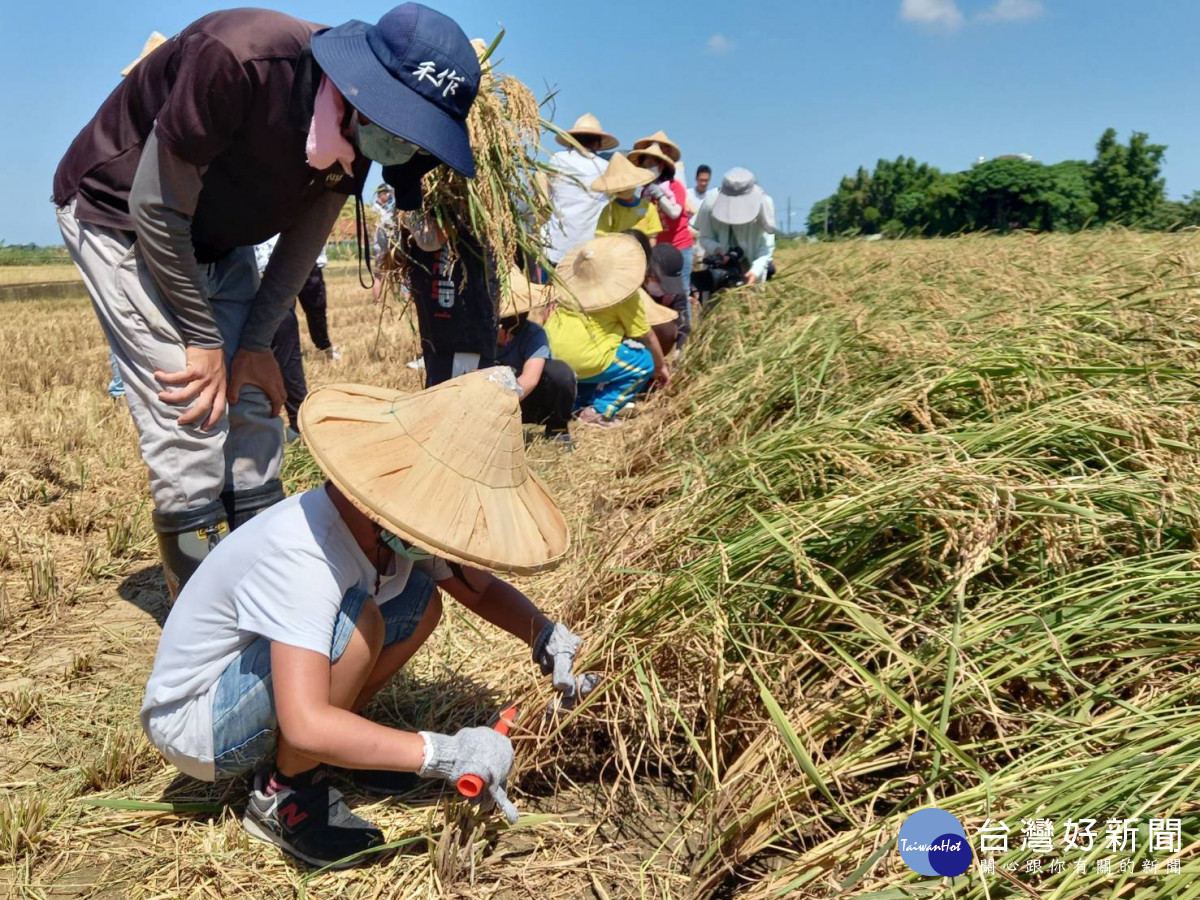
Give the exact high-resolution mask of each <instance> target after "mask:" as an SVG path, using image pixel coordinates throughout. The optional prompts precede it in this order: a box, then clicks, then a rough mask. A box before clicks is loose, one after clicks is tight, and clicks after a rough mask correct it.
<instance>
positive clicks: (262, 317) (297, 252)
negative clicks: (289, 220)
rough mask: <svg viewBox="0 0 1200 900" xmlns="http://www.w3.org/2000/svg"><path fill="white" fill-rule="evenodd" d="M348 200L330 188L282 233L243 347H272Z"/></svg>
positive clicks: (261, 349)
mask: <svg viewBox="0 0 1200 900" xmlns="http://www.w3.org/2000/svg"><path fill="white" fill-rule="evenodd" d="M346 200H347V197H346V195H345V194H335V193H334V192H333V191H326V192H325V193H324V194H322V195H321V197H320V198H319V199H318V200H317V201H316V202H315V203H314V204H313V205H312V206H310V207H309V208H308V209H307V210H305V211H304V213H303V214H301V215H300V217H299V218H297V219H296V220H295V222H293V224H292V226H291V227H290V228H288V229H287V230H286V231H284V232H282V233H281V234H280V235H279V242H278V243H277V244H276V245H275V249H274V251H272V253H271V261H270V262H269V263H267V269H266V271H265V272H264V273H263V279H262V284H261V285H259V288H258V294H257V295H256V296H255V298H254V306H253V308H252V309H251V311H250V317H249V318H248V319H247V320H246V325H245V327H244V328H243V329H242V336H241V339H240V340H239V342H238V347H239V348H240V349H245V350H249V351H251V352H260V353H261V352H265V351H268V350H270V349H271V339H272V338H273V337H274V336H275V331H276V330H277V329H278V328H279V323H280V322H281V321H283V317H284V316H286V315H287V311H288V310H289V309H290V308H291V306H292V303H293V302H294V301H295V299H296V295H297V294H298V293H300V288H302V287H304V282H305V281H306V280H307V279H308V273H309V272H311V271H312V268H313V266H314V265H315V264H316V261H317V256H318V255H320V253H321V250H323V249H324V247H325V242H326V241H327V240H328V239H329V232H331V231H332V230H333V225H334V223H335V222H336V221H337V217H338V213H339V212H341V211H342V206H344V205H345V203H346Z"/></svg>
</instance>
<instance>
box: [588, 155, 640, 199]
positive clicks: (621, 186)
mask: <svg viewBox="0 0 1200 900" xmlns="http://www.w3.org/2000/svg"><path fill="white" fill-rule="evenodd" d="M653 180H654V176H653V175H652V174H650V172H649V171H648V170H646V169H643V168H642V167H641V166H635V165H634V164H633V163H631V162H630V161H629V160H628V159H626V157H625V154H623V153H614V154H613V155H612V157H610V158H609V160H608V168H607V169H605V170H604V174H603V175H601V176H600V177H599V178H597V179H596V180H595V181H593V182H592V190H593V191H599V192H600V193H602V194H622V193H624V192H625V191H631V190H633V189H634V188H640V187H643V186H644V185H647V184H649V183H650V182H652V181H653Z"/></svg>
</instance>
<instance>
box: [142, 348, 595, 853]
mask: <svg viewBox="0 0 1200 900" xmlns="http://www.w3.org/2000/svg"><path fill="white" fill-rule="evenodd" d="M300 422H301V431H302V432H303V435H304V441H305V443H306V444H307V446H308V448H309V450H310V452H311V453H312V455H313V458H314V459H315V460H316V462H317V463H318V465H320V467H321V468H322V470H323V471H324V472H325V474H326V476H327V478H328V480H327V481H326V482H325V483H324V484H323V485H321V486H320V487H317V488H314V489H313V490H310V491H306V492H304V493H302V494H297V495H294V496H292V497H289V498H288V499H286V500H283V501H281V502H279V503H277V504H275V505H274V506H272V507H271V508H270V509H269V510H266V511H265V512H263V513H262V514H261V515H259V516H258V517H256V518H254V519H252V520H251V521H250V522H248V523H247V524H246V525H244V526H243V527H242V528H240V529H238V530H237V531H235V532H233V533H232V534H231V535H230V536H229V537H228V538H227V539H225V540H224V541H222V542H221V543H220V544H218V545H217V546H216V547H215V548H214V549H213V552H212V553H210V554H209V555H208V556H207V557H206V558H205V559H204V561H203V562H202V563H201V564H200V567H199V568H198V569H197V571H196V573H195V575H194V576H193V577H192V579H191V580H190V581H189V582H188V583H187V585H186V586H185V587H184V589H183V591H182V593H181V594H180V595H179V599H178V601H177V602H176V604H175V608H174V610H173V611H172V613H171V616H170V617H169V618H168V619H167V621H166V624H165V626H164V628H163V633H162V638H161V640H160V642H159V646H158V653H157V655H156V657H155V660H154V669H153V671H152V673H151V675H150V680H149V683H148V684H147V685H146V695H145V700H144V703H143V705H142V711H141V721H142V727H143V728H144V730H145V732H146V734H147V736H148V737H149V738H150V740H151V742H152V743H153V744H154V745H155V746H156V747H158V749H159V750H160V751H161V752H162V754H163V755H164V756H165V757H166V758H167V759H168V760H169V761H170V762H172V763H173V764H174V765H175V766H176V767H178V768H179V769H180V770H181V771H183V772H185V773H186V774H188V775H191V776H192V777H194V778H199V779H202V780H207V781H213V780H215V779H223V778H230V777H235V776H240V775H244V774H247V773H249V772H252V771H255V770H257V773H256V774H255V776H254V779H253V784H252V788H251V791H250V797H249V800H248V803H247V806H246V812H245V817H244V819H243V824H244V825H245V828H246V830H247V831H248V832H249V833H250V834H251V835H253V836H254V837H257V838H259V839H261V840H265V841H268V842H270V843H273V844H276V845H278V846H280V847H281V848H283V849H284V850H285V851H287V852H288V853H290V854H291V855H293V856H295V857H297V858H299V859H302V860H304V861H306V862H308V863H311V864H313V865H317V866H326V865H332V866H339V867H340V866H342V865H349V864H352V861H347V860H346V859H345V858H346V857H348V856H350V855H352V854H355V853H360V852H362V851H365V850H369V849H370V848H372V847H375V846H378V845H380V844H382V843H383V834H382V833H381V832H380V830H379V829H378V828H376V827H374V826H373V825H371V824H370V823H368V822H366V821H364V820H363V819H361V818H360V817H358V816H356V815H354V814H353V813H352V812H350V810H349V809H348V808H347V806H346V804H345V802H344V800H343V799H342V795H341V794H340V793H339V792H338V791H336V790H334V789H333V788H332V787H331V786H330V784H329V780H328V777H327V773H326V766H338V767H342V768H345V769H349V770H351V773H350V774H351V778H352V780H353V782H354V783H355V785H356V786H357V787H358V788H359V789H360V790H362V791H364V792H367V793H376V794H387V793H399V792H402V791H404V790H409V789H411V788H412V782H413V780H414V779H413V776H412V775H411V774H410V775H408V776H407V778H404V777H397V773H418V774H419V775H420V776H423V777H426V778H442V779H446V780H447V781H448V782H449V783H450V784H452V785H453V784H455V783H456V782H457V781H458V779H460V778H461V777H462V776H463V775H474V776H477V777H478V778H479V779H480V780H481V781H482V783H483V785H484V793H483V794H481V797H483V798H484V799H485V801H487V802H488V803H492V802H494V803H495V805H497V806H498V807H499V808H500V810H501V811H502V812H503V813H504V814H505V816H506V817H507V818H508V820H509V822H515V821H516V818H517V811H516V808H515V807H514V806H513V804H512V803H511V802H510V801H509V800H508V796H507V794H506V793H505V779H506V778H507V776H508V773H509V768H510V766H511V764H512V756H513V751H512V745H511V743H510V742H509V739H508V738H507V737H505V736H503V735H501V734H499V733H497V732H496V731H494V730H492V729H491V728H488V727H483V725H482V724H481V725H480V727H471V728H462V729H460V730H459V731H457V732H455V733H454V734H440V733H437V732H435V731H422V732H419V733H418V732H413V731H405V730H401V729H397V728H391V727H388V726H386V725H382V724H379V723H376V722H373V721H371V720H370V719H367V718H365V717H364V716H363V715H361V711H362V710H363V708H364V707H365V706H366V705H367V702H368V701H369V700H370V699H371V697H372V696H374V695H375V694H376V693H377V692H378V691H379V690H380V689H381V688H383V687H384V686H385V685H386V684H387V682H388V681H389V680H390V679H391V677H392V676H393V675H394V674H395V673H396V672H397V671H399V670H400V668H401V667H403V666H404V664H405V663H406V662H407V661H408V660H409V659H411V658H412V656H413V654H414V653H415V652H416V651H417V649H418V648H419V647H420V646H421V645H422V644H423V643H424V642H425V640H426V639H427V638H428V637H429V635H430V634H431V633H432V632H433V630H434V629H435V628H436V627H437V624H438V621H439V619H440V617H441V611H442V604H441V600H440V599H439V590H435V588H437V589H440V591H441V592H444V593H445V594H447V595H449V596H450V597H453V598H454V599H455V600H457V601H458V602H459V603H461V604H462V605H463V606H465V607H466V608H467V609H469V610H470V611H471V612H473V613H475V614H476V615H478V616H480V617H481V618H483V619H484V620H486V621H487V622H489V623H490V624H492V625H494V626H496V627H498V628H500V629H501V630H503V631H506V632H508V633H509V634H511V635H513V636H514V637H516V638H518V639H519V640H522V641H524V642H526V643H527V644H529V645H530V647H531V648H532V650H533V658H534V661H535V663H536V664H537V665H538V666H539V667H540V669H541V671H542V673H543V674H547V675H549V674H552V675H553V683H554V686H555V688H556V689H558V690H560V691H561V692H562V694H563V697H564V699H566V700H567V701H573V700H575V699H577V698H578V697H579V696H581V695H582V694H584V693H586V692H587V690H588V687H589V686H590V685H592V684H594V682H589V681H587V680H586V679H580V681H579V682H578V683H577V682H576V679H575V677H574V674H573V672H572V667H573V664H574V659H575V655H576V653H577V652H578V649H579V645H580V639H579V638H578V637H576V636H575V635H573V634H572V633H571V632H570V631H568V630H567V628H566V627H565V626H563V625H561V624H559V623H556V622H552V621H551V620H550V619H549V618H548V617H547V616H546V615H545V614H544V613H542V612H541V611H540V610H539V609H538V608H537V607H536V606H535V605H534V604H533V603H532V602H531V601H530V600H529V598H527V597H526V596H525V595H524V594H523V593H521V591H520V590H518V589H517V588H515V587H513V586H512V585H510V584H509V583H508V582H506V581H504V580H502V579H501V578H499V577H497V576H496V575H493V574H491V572H518V573H530V572H536V571H541V570H544V569H548V568H551V567H553V566H554V565H556V564H557V563H558V562H559V561H560V560H561V558H562V557H563V555H564V554H565V553H566V551H567V549H568V546H569V535H568V531H567V526H566V522H565V520H564V519H563V516H562V514H561V513H560V512H559V510H558V509H557V507H556V506H555V505H554V501H553V500H552V499H551V498H550V496H549V495H548V493H547V492H546V489H545V487H544V486H543V485H542V483H541V482H540V481H539V480H538V479H537V478H536V477H535V476H534V475H533V474H532V473H531V472H530V471H529V470H528V468H527V467H526V465H525V451H524V440H523V435H522V430H521V412H520V407H519V405H518V401H517V395H516V391H515V385H514V384H513V379H512V373H511V371H510V370H509V369H508V368H506V367H500V368H494V369H485V370H480V371H476V372H472V373H469V374H467V375H464V376H462V377H460V378H456V379H451V380H450V381H447V382H443V383H442V384H440V385H438V386H437V387H434V388H430V389H427V390H425V391H421V392H419V393H416V394H404V393H401V392H399V391H394V390H388V389H384V388H374V387H367V386H364V385H331V386H327V387H323V388H321V389H319V390H316V391H314V392H312V393H311V394H309V396H308V399H307V400H306V401H305V403H304V405H303V406H302V407H301V408H300ZM430 724H436V723H430ZM272 757H273V762H270V763H269V764H268V761H270V760H272Z"/></svg>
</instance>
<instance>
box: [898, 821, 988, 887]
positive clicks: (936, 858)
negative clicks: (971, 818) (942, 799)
mask: <svg viewBox="0 0 1200 900" xmlns="http://www.w3.org/2000/svg"><path fill="white" fill-rule="evenodd" d="M896 846H897V848H898V849H899V850H900V858H901V859H902V860H904V864H905V865H906V866H908V867H909V868H910V869H912V870H913V871H914V872H916V873H918V874H920V875H928V876H930V877H933V878H935V877H937V876H938V875H945V876H948V877H951V878H953V877H954V876H956V875H961V874H963V873H964V872H965V871H967V869H969V868H970V867H971V859H972V853H971V844H970V842H969V841H968V840H967V830H966V829H965V828H963V827H962V823H961V822H959V821H958V819H956V818H955V817H954V816H953V815H952V814H950V813H948V812H946V811H945V810H944V809H919V810H917V811H916V812H915V813H913V814H912V815H911V816H909V817H908V818H907V819H905V820H904V824H903V825H901V826H900V836H899V837H898V838H897V839H896Z"/></svg>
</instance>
